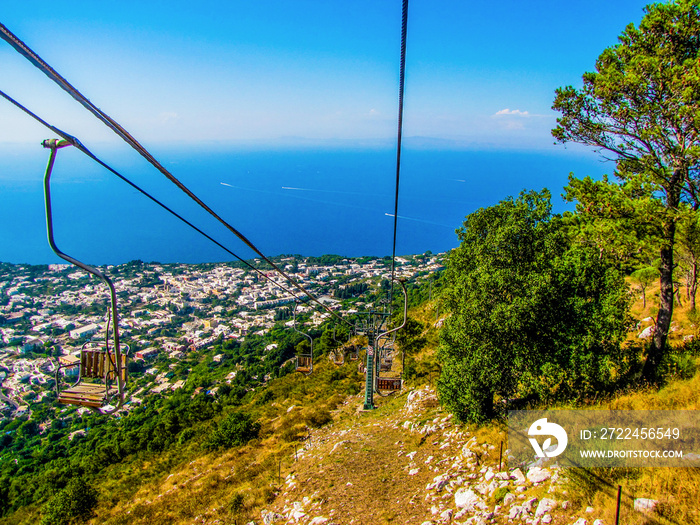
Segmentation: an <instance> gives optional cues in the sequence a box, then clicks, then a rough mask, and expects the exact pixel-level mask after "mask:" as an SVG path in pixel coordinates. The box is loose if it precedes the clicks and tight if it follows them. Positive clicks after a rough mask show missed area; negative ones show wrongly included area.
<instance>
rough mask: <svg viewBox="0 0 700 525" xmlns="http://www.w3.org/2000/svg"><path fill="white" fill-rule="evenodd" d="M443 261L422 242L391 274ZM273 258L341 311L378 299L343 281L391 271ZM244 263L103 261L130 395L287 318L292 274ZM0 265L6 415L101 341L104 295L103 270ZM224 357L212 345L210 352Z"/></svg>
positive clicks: (159, 385)
mask: <svg viewBox="0 0 700 525" xmlns="http://www.w3.org/2000/svg"><path fill="white" fill-rule="evenodd" d="M441 262H442V255H433V254H431V253H430V252H427V253H426V254H423V255H416V256H405V257H398V258H397V259H396V267H395V276H396V277H397V278H404V279H406V280H414V281H418V280H424V279H430V278H431V276H433V275H434V274H435V272H436V271H438V270H440V269H441V268H442V266H441ZM276 263H277V264H278V265H279V266H280V267H281V268H283V269H284V272H285V273H286V274H287V275H289V276H291V277H292V278H293V279H294V280H295V281H297V282H298V283H299V284H300V285H301V286H303V287H304V288H305V289H306V290H308V291H309V292H311V293H312V294H314V295H315V296H316V297H318V298H319V300H320V302H322V303H324V304H325V305H326V306H327V307H328V308H330V309H331V310H335V311H338V312H339V313H340V314H341V315H348V314H352V313H355V312H357V311H358V310H360V311H362V310H363V309H369V308H372V307H374V305H373V304H372V303H371V302H367V301H365V300H363V299H364V297H362V296H360V295H359V294H355V295H353V294H348V293H343V291H344V290H353V289H357V286H358V285H362V286H364V287H365V289H368V288H369V287H370V286H371V287H374V288H375V289H378V290H379V289H381V288H382V287H384V288H386V287H387V285H388V282H389V279H390V277H391V263H390V260H389V258H376V257H364V258H356V259H354V258H343V257H339V256H323V257H321V258H313V257H309V258H304V257H300V256H294V257H291V256H290V257H279V258H276ZM251 266H254V267H255V268H256V270H253V269H252V268H251V267H247V266H245V265H241V264H226V263H221V264H200V265H186V264H159V263H142V262H141V261H132V262H130V263H126V264H123V265H118V266H107V267H106V268H105V270H106V273H107V274H109V275H110V276H111V278H112V280H113V283H114V286H115V290H116V294H117V302H118V311H119V331H120V335H121V340H122V342H123V343H124V344H125V345H126V346H125V348H128V349H129V356H130V361H131V362H134V363H137V364H138V365H139V366H140V369H141V370H143V371H144V372H145V373H144V374H143V375H142V377H143V379H142V380H140V381H139V383H138V385H137V390H135V391H132V392H130V396H131V401H132V403H133V402H138V400H139V399H140V398H142V397H144V396H147V395H149V394H150V393H160V392H163V391H165V390H175V389H178V388H181V387H182V386H183V384H184V382H185V381H184V380H182V379H180V380H174V379H177V378H176V377H175V378H173V374H172V373H171V371H172V370H173V369H175V368H176V367H177V365H178V363H180V362H182V361H183V360H185V359H190V361H191V360H192V357H193V356H196V355H198V353H203V352H205V351H207V350H209V349H211V348H212V347H215V345H217V344H218V345H221V344H222V343H224V342H226V341H238V342H242V341H244V340H245V338H246V337H247V336H251V335H257V336H262V335H265V334H267V333H268V332H269V331H270V330H271V329H272V328H273V327H274V326H275V324H276V323H279V322H281V320H282V322H284V323H285V324H286V325H287V326H291V323H292V321H290V320H289V319H288V315H287V316H286V317H285V315H284V314H283V313H281V311H282V310H286V311H287V312H289V310H290V303H294V301H295V296H294V295H292V294H291V293H290V285H289V283H287V282H285V280H284V278H283V277H282V276H280V275H279V274H277V273H276V272H274V271H273V270H272V269H270V268H269V267H267V268H266V267H264V266H263V265H262V263H261V261H260V260H254V261H251ZM0 270H1V272H0V414H2V417H3V418H14V417H20V416H24V415H26V414H28V413H30V412H31V407H32V405H33V404H34V403H39V402H41V401H42V400H44V398H45V397H46V396H49V395H50V393H51V392H53V390H54V383H55V379H54V378H55V374H56V369H57V366H58V365H59V363H63V364H66V363H69V362H71V360H73V362H74V361H75V360H76V359H77V358H76V357H75V356H76V354H78V353H79V351H80V348H81V347H82V346H83V345H84V344H86V343H93V344H97V345H99V344H100V341H102V342H103V341H104V334H105V330H106V328H108V327H107V326H106V325H107V311H108V305H109V300H110V295H109V290H108V288H107V286H106V285H105V284H104V283H102V282H101V281H100V280H99V279H97V278H95V277H93V276H90V275H89V274H87V273H86V272H84V271H82V270H80V269H78V268H75V267H73V266H70V265H67V264H51V265H48V266H47V265H42V266H34V265H13V264H8V263H0ZM353 287H355V288H353ZM360 289H363V288H360ZM298 311H299V312H300V313H304V314H305V316H304V318H305V325H306V327H307V328H313V327H314V326H319V325H321V324H322V323H323V322H324V321H325V320H326V318H327V317H329V315H330V314H329V313H328V312H327V311H326V310H324V309H321V308H318V307H314V305H309V304H299V305H298ZM269 347H270V348H269V349H273V348H274V347H275V344H274V343H272V344H270V345H269ZM224 358H225V356H224V355H223V354H218V355H213V356H212V360H213V361H214V362H217V361H220V360H222V359H224ZM156 362H157V363H158V365H157V366H156V365H155V363H156ZM239 366H240V365H239ZM77 368H78V367H66V368H62V369H61V376H66V377H65V378H64V377H62V378H61V380H66V381H70V380H71V377H74V376H75V375H76V374H77ZM169 372H170V373H169ZM235 374H236V372H235V371H234V372H232V373H231V374H230V375H229V376H230V377H229V380H230V378H232V377H234V376H235ZM126 409H128V406H127V407H126ZM79 410H88V409H84V408H83V409H79Z"/></svg>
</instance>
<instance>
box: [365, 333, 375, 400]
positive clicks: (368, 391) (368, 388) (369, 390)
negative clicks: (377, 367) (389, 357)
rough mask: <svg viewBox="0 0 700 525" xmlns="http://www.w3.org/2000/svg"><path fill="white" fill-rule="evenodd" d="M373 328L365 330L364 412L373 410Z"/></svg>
mask: <svg viewBox="0 0 700 525" xmlns="http://www.w3.org/2000/svg"><path fill="white" fill-rule="evenodd" d="M374 343H375V340H374V327H370V328H369V330H367V368H366V371H367V374H366V376H367V377H366V381H365V404H364V405H363V406H362V408H363V409H364V410H374Z"/></svg>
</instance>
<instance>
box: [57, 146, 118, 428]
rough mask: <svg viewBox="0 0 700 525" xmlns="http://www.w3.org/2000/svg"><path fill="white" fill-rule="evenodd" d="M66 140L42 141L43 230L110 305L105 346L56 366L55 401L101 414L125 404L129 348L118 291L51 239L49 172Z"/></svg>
mask: <svg viewBox="0 0 700 525" xmlns="http://www.w3.org/2000/svg"><path fill="white" fill-rule="evenodd" d="M69 145H70V143H69V142H68V141H66V140H57V139H51V140H45V141H44V143H43V146H44V147H45V148H50V149H51V154H50V156H49V162H48V165H47V166H46V174H45V176H44V199H45V203H46V230H47V234H48V240H49V245H50V246H51V249H52V250H53V251H54V253H55V254H56V255H58V256H59V257H60V258H61V259H63V260H65V261H68V262H69V263H71V264H73V265H75V266H78V267H79V268H81V269H83V270H85V271H86V272H88V273H89V274H92V275H94V276H95V277H98V278H100V279H101V280H102V281H103V282H104V283H105V284H106V285H107V287H108V288H109V291H110V298H111V308H110V310H109V311H108V312H107V323H106V327H105V335H104V345H102V344H100V345H97V344H91V343H86V344H84V345H83V346H82V348H81V349H80V357H79V359H78V360H72V361H67V362H64V363H60V362H59V365H58V367H57V368H56V395H57V397H58V402H59V403H62V404H64V405H78V406H83V407H88V408H90V409H92V410H94V411H96V412H99V413H101V414H113V413H114V412H116V411H117V410H119V409H120V408H121V407H122V405H123V404H124V393H125V390H126V382H127V355H128V353H129V347H128V346H126V345H124V348H122V346H121V344H120V341H119V318H118V312H117V294H116V291H115V289H114V285H113V284H112V281H111V280H110V278H109V277H107V275H105V274H104V273H102V272H101V271H99V270H98V269H96V268H93V267H92V266H89V265H87V264H85V263H82V262H80V261H78V260H77V259H74V258H73V257H71V256H69V255H66V254H65V253H63V252H62V251H61V250H59V248H58V246H56V242H55V240H54V234H53V216H52V210H51V172H52V170H53V165H54V162H55V160H56V152H57V151H58V150H59V149H60V148H63V147H66V146H69ZM110 324H111V325H112V333H113V347H112V348H110V341H109V334H110ZM73 366H78V367H79V369H78V370H79V371H78V379H77V381H76V382H75V383H73V385H71V386H68V387H62V380H61V374H60V372H61V370H63V369H66V368H69V367H73Z"/></svg>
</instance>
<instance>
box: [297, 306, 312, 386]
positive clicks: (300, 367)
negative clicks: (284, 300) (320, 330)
mask: <svg viewBox="0 0 700 525" xmlns="http://www.w3.org/2000/svg"><path fill="white" fill-rule="evenodd" d="M298 304H299V301H294V324H293V327H294V331H295V332H297V333H299V334H301V335H303V336H304V337H306V338H307V339H308V340H309V344H310V345H311V350H310V351H309V352H308V353H303V354H299V355H297V359H296V371H297V372H301V373H302V374H305V375H310V374H311V373H312V372H313V371H314V340H313V339H312V338H311V336H310V335H309V334H305V333H304V332H302V331H300V330H298V329H297V306H298Z"/></svg>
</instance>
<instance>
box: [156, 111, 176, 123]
mask: <svg viewBox="0 0 700 525" xmlns="http://www.w3.org/2000/svg"><path fill="white" fill-rule="evenodd" d="M179 117H180V115H178V114H177V113H175V112H174V111H164V112H162V113H161V114H160V115H158V118H159V120H160V122H161V123H163V124H167V123H168V122H170V121H172V120H177V119H178V118H179Z"/></svg>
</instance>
